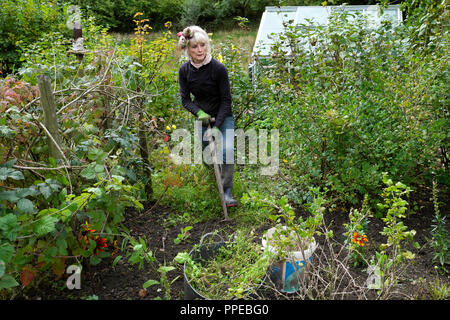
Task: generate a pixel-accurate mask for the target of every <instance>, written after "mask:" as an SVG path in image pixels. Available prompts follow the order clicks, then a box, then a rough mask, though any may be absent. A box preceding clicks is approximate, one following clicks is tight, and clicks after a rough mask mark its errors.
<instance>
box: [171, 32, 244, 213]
mask: <svg viewBox="0 0 450 320" xmlns="http://www.w3.org/2000/svg"><path fill="white" fill-rule="evenodd" d="M178 36H179V38H180V39H179V42H178V47H179V49H180V50H183V51H184V53H185V55H186V56H187V57H188V58H189V61H187V62H185V63H183V64H182V65H181V67H180V69H179V71H178V80H179V84H180V95H181V103H182V105H183V107H184V108H186V109H187V110H188V111H189V112H191V113H192V114H193V115H194V116H195V117H196V118H197V119H198V120H199V121H201V122H202V137H203V136H204V134H205V131H206V129H207V127H208V125H209V124H211V127H212V131H213V134H214V136H219V137H220V135H217V133H216V132H217V131H220V133H221V137H222V142H223V143H221V144H220V145H222V150H221V151H222V155H223V164H222V166H221V170H222V185H223V191H224V194H225V202H226V204H227V206H228V207H233V206H236V205H237V201H236V200H234V199H233V197H232V195H231V193H232V189H233V172H234V116H233V113H232V110H231V91H230V82H229V80H228V71H227V69H226V67H225V66H224V65H223V64H222V63H220V62H219V61H217V60H216V59H214V58H212V57H211V46H210V41H209V37H208V34H207V33H206V32H205V31H204V30H203V29H202V28H200V27H198V26H191V27H187V28H185V29H184V30H183V31H182V32H179V33H178ZM191 94H192V95H193V96H194V100H192V99H191ZM213 119H214V120H215V122H212V121H211V120H213ZM202 140H203V146H204V147H205V145H207V143H205V139H202Z"/></svg>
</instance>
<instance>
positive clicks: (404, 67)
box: [260, 13, 448, 203]
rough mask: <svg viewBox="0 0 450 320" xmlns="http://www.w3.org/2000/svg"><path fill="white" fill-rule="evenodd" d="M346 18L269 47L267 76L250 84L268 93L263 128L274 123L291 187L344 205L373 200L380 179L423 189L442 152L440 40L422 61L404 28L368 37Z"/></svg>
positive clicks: (361, 23)
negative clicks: (316, 190) (307, 188)
mask: <svg viewBox="0 0 450 320" xmlns="http://www.w3.org/2000/svg"><path fill="white" fill-rule="evenodd" d="M355 18H356V19H353V20H354V21H353V22H350V16H349V14H348V13H342V14H336V15H334V16H333V17H332V18H331V21H330V23H329V24H328V25H327V26H321V27H309V26H307V25H305V26H302V27H301V28H287V30H286V32H285V33H284V35H283V36H280V37H279V39H280V40H279V41H278V43H277V44H276V45H274V47H273V51H272V62H273V64H274V68H273V69H271V70H272V71H268V72H267V74H266V75H265V77H263V78H261V79H260V82H262V83H266V84H269V85H270V90H271V91H272V95H271V98H270V99H269V101H268V103H267V104H269V105H271V107H270V108H268V109H267V111H266V116H267V118H268V121H269V122H270V123H272V125H273V126H276V125H277V124H278V123H283V124H284V125H283V126H281V127H280V136H281V137H282V138H281V140H280V152H281V155H282V156H283V158H285V159H288V160H289V163H290V164H291V168H292V169H293V170H292V173H293V178H292V180H293V181H298V180H303V181H306V183H314V184H317V185H323V184H326V185H328V186H329V187H330V188H331V190H332V191H334V192H335V193H336V194H338V195H339V196H342V197H343V198H344V199H345V200H347V201H351V202H352V203H357V202H358V201H360V199H361V198H362V195H363V194H366V193H369V194H370V195H375V194H376V191H377V189H378V188H379V187H380V182H381V178H382V172H385V171H386V172H390V174H391V175H392V177H393V178H395V179H398V180H402V181H405V183H408V184H411V183H412V182H413V181H414V182H418V180H419V181H424V180H425V179H426V178H427V173H428V172H430V171H431V170H432V169H433V167H434V163H435V161H436V159H437V157H438V155H437V152H436V151H437V150H438V148H439V147H440V146H441V145H443V146H446V148H448V138H447V135H448V132H447V133H446V130H445V129H444V128H445V127H446V125H445V124H447V122H448V115H446V112H445V111H444V109H445V106H444V104H445V103H444V104H443V102H444V101H445V100H446V96H445V94H443V92H445V90H442V88H443V86H444V85H445V83H446V82H448V74H447V73H445V72H444V73H442V72H441V71H440V70H442V69H443V68H445V67H444V65H445V64H446V62H444V60H445V58H444V57H445V54H446V52H447V54H448V46H447V47H445V46H444V44H445V43H446V41H448V33H445V34H443V35H442V46H441V47H440V48H441V49H439V50H436V51H435V52H434V53H433V55H424V54H423V53H422V52H417V51H416V50H414V49H413V48H412V47H411V43H410V41H411V39H410V38H408V35H407V33H405V30H406V29H405V27H403V26H401V25H400V26H398V27H395V26H393V25H391V24H390V23H383V24H382V25H381V26H380V27H379V28H377V29H371V28H367V27H366V25H367V24H366V22H365V20H364V18H363V17H362V16H360V15H355ZM286 47H290V48H292V53H291V54H290V55H286V54H285V53H284V48H286ZM430 88H432V89H431V90H430ZM286 116H288V118H287V117H286ZM300 177H302V178H300ZM304 177H309V179H305V178H304ZM298 187H299V189H301V188H302V186H298Z"/></svg>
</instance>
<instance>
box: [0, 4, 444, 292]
mask: <svg viewBox="0 0 450 320" xmlns="http://www.w3.org/2000/svg"><path fill="white" fill-rule="evenodd" d="M21 3H22V2H21ZM30 3H31V2H27V5H28V4H30ZM46 3H47V2H46ZM7 4H8V6H7V7H8V8H10V9H11V8H13V7H11V6H13V4H12V2H8V3H7ZM23 4H25V2H23ZM49 6H50V5H49ZM402 6H403V7H404V8H405V10H407V12H408V17H409V18H407V19H406V21H405V22H404V23H403V24H402V25H399V26H394V25H391V24H389V23H385V24H382V25H381V26H380V27H379V28H378V29H368V28H366V27H365V25H366V24H365V21H364V18H363V17H361V16H358V15H356V16H354V17H352V18H350V16H349V15H348V14H341V15H336V16H334V17H333V19H332V20H331V23H330V24H329V25H327V26H324V27H320V28H317V29H314V28H309V27H308V26H304V27H303V28H299V29H292V28H287V29H286V32H285V34H284V35H283V36H281V37H279V39H278V40H279V42H278V44H276V45H275V46H274V47H273V49H272V60H271V63H272V66H273V68H272V69H270V70H272V71H269V72H267V73H265V74H262V76H261V77H260V78H259V79H258V85H257V86H255V85H254V82H252V80H251V78H250V77H249V74H248V72H247V69H246V68H247V64H248V61H249V59H250V52H251V49H252V45H253V43H252V41H254V40H253V39H254V37H255V35H256V30H254V29H253V30H252V29H250V30H249V29H248V28H247V24H246V20H245V19H239V18H238V19H236V20H235V23H236V27H237V28H239V29H238V30H235V31H225V32H212V35H211V38H212V44H213V55H214V57H215V58H217V59H218V60H220V61H221V62H223V63H224V64H225V65H226V66H227V68H228V71H229V78H230V81H231V88H232V96H233V111H234V114H235V116H236V123H237V127H238V128H243V129H255V130H259V129H278V130H279V133H280V139H279V144H280V152H279V155H280V159H279V170H278V172H277V173H276V174H274V175H272V176H262V175H261V174H260V170H259V169H260V164H258V163H256V164H245V165H237V166H236V174H235V179H234V180H235V181H234V186H235V187H234V192H235V194H236V197H237V198H238V199H239V200H240V205H239V207H237V208H233V209H231V210H230V212H229V215H230V217H231V218H232V221H231V222H227V223H225V222H223V221H222V218H223V217H222V215H223V214H222V211H221V207H220V202H219V200H218V199H219V194H218V192H217V190H216V187H215V180H214V179H215V178H214V174H213V172H212V170H211V169H210V168H208V167H207V166H204V165H201V164H198V165H184V164H182V165H179V164H175V163H173V162H172V159H171V156H170V154H171V150H173V148H174V147H175V145H176V142H174V141H173V140H172V139H171V137H172V133H173V132H174V131H175V130H177V129H186V130H188V131H190V132H192V131H193V121H192V120H193V119H192V117H191V116H190V115H189V114H188V113H186V112H185V111H184V110H183V109H182V108H181V106H180V103H179V97H178V84H177V70H178V66H179V65H180V63H181V62H182V59H183V58H182V57H181V56H180V53H179V52H177V49H176V45H175V44H176V40H177V37H176V31H178V30H176V29H174V26H173V23H171V22H164V23H161V25H159V26H154V25H152V23H153V21H151V20H150V21H149V20H147V16H146V15H145V14H143V13H141V12H137V13H133V17H132V19H130V23H131V24H132V25H133V27H134V28H135V30H134V32H133V34H130V35H126V37H123V36H121V37H117V34H112V33H110V32H109V31H108V30H107V29H106V28H104V27H101V26H100V25H99V24H98V23H97V22H96V21H95V19H93V18H91V17H89V16H87V15H85V16H83V19H82V25H83V38H84V44H85V47H86V49H87V52H86V53H85V55H84V57H83V59H82V60H81V61H80V60H78V59H77V57H76V56H75V55H73V54H70V53H68V50H69V49H70V45H71V42H70V36H68V35H67V30H65V29H64V28H66V27H65V26H64V27H61V26H59V27H55V29H54V30H53V32H51V33H47V34H46V35H45V36H42V35H40V36H36V38H33V41H31V43H30V41H27V40H26V39H25V40H23V41H21V42H15V43H14V45H15V46H17V47H18V48H20V52H18V53H17V54H20V58H19V59H20V60H21V64H20V68H18V69H17V70H14V72H12V71H11V73H10V72H9V70H8V69H3V66H2V71H4V73H2V75H1V76H2V78H1V79H0V110H1V114H0V159H1V161H0V162H1V164H0V296H1V297H2V299H37V298H41V299H55V298H56V299H61V298H63V299H97V298H100V299H182V298H183V273H184V270H183V267H182V265H180V264H179V263H177V262H176V260H180V255H179V254H180V253H184V254H187V253H189V252H190V251H191V250H192V248H193V247H194V246H196V245H197V244H198V243H199V242H200V239H201V238H202V236H203V235H205V234H206V233H209V232H217V233H218V234H220V235H221V236H222V237H223V238H224V239H229V240H230V241H231V240H234V241H235V244H236V245H237V247H238V248H240V249H243V250H244V251H243V252H247V251H245V250H247V249H252V248H253V249H254V251H252V252H253V253H252V254H255V252H257V251H258V250H257V247H258V246H259V247H260V246H261V239H262V237H263V236H264V233H265V232H266V231H267V230H268V229H269V228H271V227H273V226H275V225H277V224H278V225H279V226H287V227H288V228H289V230H290V231H293V232H294V233H296V234H297V235H298V236H300V237H308V238H310V237H312V236H314V238H315V239H316V242H317V244H318V247H317V249H316V251H315V253H314V255H313V257H312V259H311V263H310V264H309V265H308V268H306V269H305V270H304V271H303V276H304V278H305V279H307V281H302V287H301V288H300V290H299V291H298V292H296V293H295V294H289V295H288V294H284V293H282V292H280V291H278V290H276V289H275V288H274V286H273V284H271V283H270V281H269V282H266V283H264V284H263V285H262V286H261V287H259V289H260V290H261V291H257V292H255V294H256V296H254V295H252V296H245V297H246V298H250V297H256V298H258V299H267V298H270V299H448V297H449V275H448V264H449V251H448V232H449V229H448V228H449V226H448V223H447V220H446V216H447V214H448V212H449V208H450V207H449V198H448V194H449V193H448V186H449V172H448V157H449V155H448V150H449V141H450V140H449V139H450V137H449V132H448V127H449V125H448V124H449V118H448V115H449V113H448V93H447V91H448V90H447V87H448V80H449V79H448V77H449V72H448V48H449V46H448V40H449V32H448V26H447V25H446V24H445V21H446V19H447V18H448V4H447V1H434V0H429V1H428V0H427V1H423V2H420V4H417V2H415V1H412V0H411V1H403V3H402ZM51 8H52V7H51V6H50V7H49V8H48V9H46V10H47V11H45V10H44V12H42V14H43V15H44V17H45V19H47V20H46V21H50V20H51V19H50V16H49V12H52V11H51ZM11 10H12V9H11ZM30 10H31V9H30ZM2 12H3V11H2ZM1 18H2V19H4V16H1ZM241 18H242V17H241ZM19 20H20V19H19ZM133 20H134V21H133ZM1 21H3V20H1ZM8 21H9V20H8ZM20 21H22V22H23V23H26V20H24V19H22V20H20ZM32 22H33V21H30V23H32ZM8 23H12V22H11V21H10V22H8ZM33 23H34V22H33ZM49 23H50V22H49ZM50 24H51V23H50ZM3 26H4V25H2V27H3ZM152 28H155V29H158V30H159V31H158V32H153V29H152ZM0 30H4V29H3V28H0ZM160 30H164V31H160ZM8 39H9V40H11V39H10V38H8ZM285 44H289V45H290V46H291V47H292V48H294V50H293V54H292V55H291V56H286V55H284V54H283V52H282V47H283V46H284V45H285ZM2 54H3V53H2ZM8 57H9V56H8ZM1 58H2V59H3V56H1ZM5 59H6V58H5ZM7 59H13V58H10V57H9V58H7ZM14 59H15V58H14ZM5 61H10V60H5ZM45 79H48V80H49V83H50V87H51V91H52V94H53V97H54V102H55V105H56V110H55V113H56V116H57V121H58V125H59V130H58V133H59V136H60V140H58V141H57V144H58V149H57V151H56V153H55V154H53V155H52V154H51V153H50V147H49V145H51V144H50V142H54V141H53V140H55V137H54V136H53V135H52V134H51V133H50V131H49V129H48V126H47V124H46V122H45V118H44V115H43V113H42V112H43V107H42V101H41V100H42V99H41V97H42V92H43V89H42V87H41V86H40V84H42V81H43V80H45ZM55 136H56V135H55ZM55 141H56V140H55ZM246 156H247V155H246ZM247 160H248V159H247ZM247 163H248V161H247ZM244 234H245V235H247V236H248V238H247V237H243V235H244ZM249 235H251V237H250V236H249ZM250 238H251V239H252V240H253V242H254V244H255V246H254V247H253V246H248V247H247V246H244V244H249V243H250V241H249V239H250ZM227 250H228V249H227V248H224V249H223V250H222V252H221V255H220V256H219V257H221V258H225V257H227V253H228V251H227ZM176 257H177V258H176ZM184 257H185V258H186V256H184ZM239 257H240V258H244V257H245V259H242V260H240V261H238V262H239V263H240V265H241V266H250V265H251V264H250V263H249V262H250V260H251V262H254V261H259V260H258V258H257V257H256V254H255V259H253V260H252V259H250V258H251V257H249V256H248V255H246V254H240V255H237V258H239ZM174 259H175V260H174ZM263 260H264V259H263ZM263 260H261V263H262V262H264V261H263ZM216 262H217V261H216ZM219 262H220V261H219ZM222 262H223V261H222ZM70 266H75V267H76V268H79V270H81V271H80V272H81V273H80V274H81V288H80V289H76V290H75V289H69V288H68V283H67V282H66V280H68V278H69V277H70V275H71V274H69V273H68V272H67V271H68V270H69V267H70ZM192 266H194V264H192ZM204 266H205V265H202V266H198V265H197V267H199V268H200V267H204ZM207 268H210V269H208V270H213V269H214V271H211V272H206V273H205V274H203V275H202V276H200V277H198V278H196V280H195V281H194V282H195V283H196V284H197V285H199V286H201V283H202V281H203V280H205V279H206V281H208V282H209V283H212V282H216V283H220V282H221V281H222V280H223V277H224V275H226V273H225V274H220V273H219V271H220V270H222V271H223V270H225V271H226V268H224V267H222V266H220V265H218V264H216V265H209V266H208V267H207ZM238 269H240V270H244V269H245V268H244V267H243V268H241V267H239V268H238ZM70 270H72V269H70ZM262 270H263V269H262V268H258V270H256V269H254V270H250V274H253V275H257V278H258V279H260V278H261V276H262V275H263V272H262ZM216 271H217V272H216ZM244 274H246V273H242V274H241V273H239V272H238V271H233V276H234V278H233V277H232V281H230V282H229V283H228V285H227V287H226V289H225V290H223V291H216V292H214V294H213V295H212V296H211V297H212V298H218V299H228V298H231V297H232V296H233V297H236V296H237V297H244V295H243V294H244V292H245V291H246V289H247V287H246V286H244V285H243V284H244V283H245V281H241V280H242V278H239V277H240V276H241V275H244ZM213 276H217V277H218V278H217V279H212V278H211V277H213ZM193 278H195V277H193ZM202 279H203V280H202ZM211 279H212V280H211ZM236 279H239V281H236ZM244 280H245V279H244ZM233 281H234V282H233ZM203 283H204V284H205V283H206V282H203ZM207 291H208V290H207V289H206V292H207Z"/></svg>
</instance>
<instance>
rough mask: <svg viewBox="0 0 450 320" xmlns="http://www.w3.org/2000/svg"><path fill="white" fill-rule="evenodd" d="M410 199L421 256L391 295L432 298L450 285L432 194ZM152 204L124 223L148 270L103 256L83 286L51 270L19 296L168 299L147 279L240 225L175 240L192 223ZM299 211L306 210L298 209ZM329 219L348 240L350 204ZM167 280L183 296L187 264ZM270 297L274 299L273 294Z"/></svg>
mask: <svg viewBox="0 0 450 320" xmlns="http://www.w3.org/2000/svg"><path fill="white" fill-rule="evenodd" d="M410 200H414V201H415V202H416V203H418V204H419V205H420V206H421V208H420V210H419V211H418V212H416V213H414V214H410V215H409V216H408V217H407V218H406V219H405V221H404V223H405V225H406V226H407V227H408V229H409V230H410V229H414V230H416V231H417V234H416V236H415V241H417V242H418V243H419V244H420V246H421V248H420V249H419V250H417V249H414V248H412V251H413V253H415V254H416V257H415V259H414V260H412V261H411V262H410V263H407V268H406V269H405V270H404V272H403V273H402V276H401V277H400V281H399V284H398V286H397V288H396V292H397V294H395V295H393V296H392V299H431V298H432V297H431V296H430V292H429V285H425V282H426V283H431V282H433V281H434V280H435V279H436V278H437V277H439V279H440V281H441V283H447V286H449V285H450V279H449V276H448V275H447V276H442V275H439V274H438V273H437V271H436V270H435V268H434V266H433V265H432V254H433V252H432V249H431V248H430V247H429V245H427V243H429V239H430V238H431V233H430V231H431V225H432V219H433V215H434V209H433V202H432V201H431V200H430V193H429V192H425V191H424V192H421V193H420V194H419V195H416V196H415V199H410ZM441 201H442V200H441ZM442 202H443V203H444V207H441V212H442V213H444V214H445V213H448V212H450V205H449V201H447V199H446V200H445V201H442ZM410 203H412V201H410ZM152 206H153V205H152V204H148V206H147V208H146V210H144V211H142V212H141V213H139V212H136V211H134V210H129V211H128V212H127V213H126V214H125V221H124V224H125V226H126V227H127V228H128V229H129V230H130V232H131V234H132V235H133V236H134V237H136V238H138V237H143V238H145V239H147V240H149V241H147V243H148V244H149V245H150V246H151V248H150V249H151V250H152V251H153V254H154V256H155V257H156V259H157V261H158V264H154V265H151V264H146V265H145V267H144V268H142V269H139V268H138V266H137V265H131V264H130V263H128V262H127V261H126V260H123V261H120V262H119V263H118V264H117V265H116V266H115V267H112V259H111V258H108V259H104V260H103V261H102V262H101V263H100V264H98V265H96V266H89V265H86V266H84V268H83V271H82V276H81V289H79V290H76V289H74V290H69V289H68V288H67V287H66V284H65V281H66V279H65V278H64V277H67V275H63V277H62V278H61V279H59V280H57V281H56V280H54V275H53V273H52V272H51V271H48V276H47V277H46V278H44V280H42V281H41V282H40V283H39V284H35V285H34V286H32V287H31V288H27V289H26V290H23V291H22V292H20V293H19V294H18V295H17V296H15V297H14V298H15V299H30V300H36V299H38V300H41V299H42V300H49V299H50V300H53V299H87V298H92V297H94V298H95V296H96V297H98V299H100V300H116V299H123V300H144V299H155V298H164V296H165V290H164V288H162V287H161V286H159V285H153V286H151V287H149V288H148V289H147V290H142V285H143V283H144V282H146V281H147V280H149V279H154V280H158V281H159V279H160V274H159V273H158V272H157V271H156V270H157V269H158V267H159V265H164V264H166V265H169V264H171V263H172V261H173V258H174V257H175V256H176V255H177V253H178V252H180V251H185V250H187V251H189V250H190V249H191V248H192V246H193V245H194V244H197V243H199V241H200V239H201V237H202V236H203V235H204V234H206V233H208V232H212V231H215V230H219V234H221V235H223V236H226V235H228V234H232V233H233V232H234V230H235V229H236V222H235V221H233V220H231V221H230V222H224V221H222V217H217V218H216V219H211V220H208V221H206V222H201V223H197V224H194V225H193V228H192V230H190V236H189V238H188V240H187V242H182V243H180V244H175V243H174V241H173V240H174V239H175V238H176V237H177V235H178V234H179V233H180V229H181V228H184V227H186V226H187V224H181V223H172V224H171V225H168V223H167V221H168V218H169V215H170V214H172V215H173V214H176V213H174V212H172V211H171V210H170V209H168V208H164V207H159V206H155V207H154V208H153V209H152V210H151V211H149V210H148V209H149V208H151V207H152ZM298 214H304V213H303V212H301V211H299V212H298ZM230 217H231V218H232V217H233V211H232V210H231V211H230ZM325 221H326V223H327V225H330V224H331V229H332V230H333V231H334V235H335V239H336V240H337V241H338V242H339V241H343V236H342V234H343V233H344V232H345V229H344V227H343V223H347V222H348V208H336V210H334V211H333V213H327V214H326V216H325ZM270 227H271V225H270V224H267V226H263V227H261V228H259V229H258V230H257V231H256V233H257V234H261V235H262V234H263V232H264V231H265V230H266V229H268V228H270ZM382 228H383V222H382V221H381V219H379V218H375V217H373V218H371V219H370V224H369V230H370V231H369V233H368V238H369V239H370V244H369V250H374V249H376V246H378V244H380V243H383V242H385V239H384V237H383V236H381V235H380V234H379V232H380V231H381V230H382ZM318 242H319V245H320V244H321V242H322V244H323V239H318ZM375 244H376V245H375ZM119 254H120V253H119ZM352 272H354V274H355V275H357V276H359V278H361V279H362V281H364V279H365V278H367V273H365V270H363V269H362V268H355V270H352ZM168 278H169V281H170V282H172V281H173V283H172V284H171V285H170V298H171V299H183V297H184V289H183V268H182V266H179V265H178V266H177V268H176V269H175V270H173V271H170V272H169V273H168ZM420 279H423V280H420ZM267 297H268V298H275V296H273V295H269V296H267ZM346 298H347V299H348V298H350V299H352V298H354V297H352V296H351V295H350V296H348V297H346Z"/></svg>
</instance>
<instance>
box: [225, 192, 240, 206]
mask: <svg viewBox="0 0 450 320" xmlns="http://www.w3.org/2000/svg"><path fill="white" fill-rule="evenodd" d="M223 193H224V195H225V204H226V205H227V207H236V206H237V205H238V202H237V201H236V200H234V199H233V197H232V195H231V188H228V189H224V191H223Z"/></svg>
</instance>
